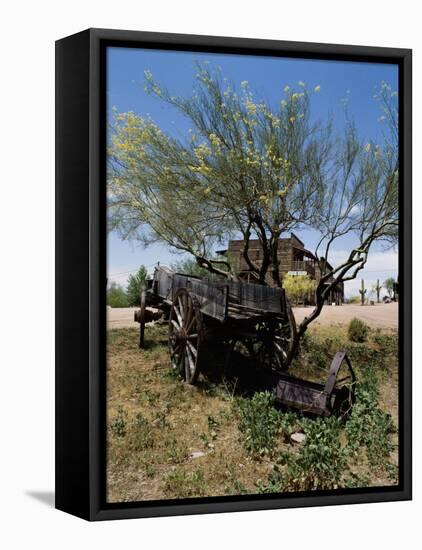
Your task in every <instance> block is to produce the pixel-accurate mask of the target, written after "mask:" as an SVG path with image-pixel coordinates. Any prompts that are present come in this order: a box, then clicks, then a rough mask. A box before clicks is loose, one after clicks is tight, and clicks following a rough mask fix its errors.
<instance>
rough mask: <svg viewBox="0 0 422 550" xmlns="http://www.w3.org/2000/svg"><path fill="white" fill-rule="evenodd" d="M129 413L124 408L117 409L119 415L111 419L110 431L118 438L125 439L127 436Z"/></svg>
mask: <svg viewBox="0 0 422 550" xmlns="http://www.w3.org/2000/svg"><path fill="white" fill-rule="evenodd" d="M127 417H128V414H127V411H125V410H124V409H123V407H119V408H118V409H117V415H116V416H115V417H114V418H112V419H111V422H110V426H109V428H110V431H111V433H112V434H113V435H114V436H116V437H124V436H125V435H126V425H127Z"/></svg>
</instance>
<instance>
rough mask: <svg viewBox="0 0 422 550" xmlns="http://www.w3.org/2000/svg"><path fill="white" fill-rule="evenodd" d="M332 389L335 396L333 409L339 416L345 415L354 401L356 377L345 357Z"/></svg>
mask: <svg viewBox="0 0 422 550" xmlns="http://www.w3.org/2000/svg"><path fill="white" fill-rule="evenodd" d="M334 387H335V393H336V396H337V403H336V404H335V408H336V409H337V410H338V411H339V413H340V414H341V415H346V414H348V413H349V412H350V409H351V407H352V406H353V404H354V403H355V401H356V395H355V390H356V376H355V373H354V371H353V368H352V365H351V363H350V361H349V359H348V358H347V357H346V360H345V361H343V363H342V364H341V366H340V369H339V370H338V372H337V377H336V381H335V386H334Z"/></svg>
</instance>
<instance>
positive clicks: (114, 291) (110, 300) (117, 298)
mask: <svg viewBox="0 0 422 550" xmlns="http://www.w3.org/2000/svg"><path fill="white" fill-rule="evenodd" d="M107 305H108V306H111V307H128V306H129V300H128V297H127V295H126V292H125V289H124V288H123V287H122V286H121V285H118V284H117V283H115V282H112V283H111V284H110V287H109V288H108V289H107Z"/></svg>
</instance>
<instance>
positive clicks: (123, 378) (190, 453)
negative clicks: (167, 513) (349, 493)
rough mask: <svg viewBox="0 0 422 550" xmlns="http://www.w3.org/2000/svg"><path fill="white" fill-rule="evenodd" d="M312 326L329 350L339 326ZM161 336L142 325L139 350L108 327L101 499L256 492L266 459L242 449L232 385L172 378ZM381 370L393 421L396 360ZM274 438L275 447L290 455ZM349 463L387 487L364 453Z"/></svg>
mask: <svg viewBox="0 0 422 550" xmlns="http://www.w3.org/2000/svg"><path fill="white" fill-rule="evenodd" d="M316 330H317V335H318V337H319V338H321V340H322V341H324V342H326V341H327V339H330V338H331V339H333V342H332V345H333V346H334V347H335V346H336V345H337V338H342V337H343V334H341V333H339V331H341V330H345V329H343V328H340V327H339V329H338V330H336V331H332V329H331V330H330V329H329V327H323V328H322V327H318V328H317V329H316ZM325 331H328V332H325ZM333 332H334V334H335V335H336V336H335V338H332V335H333ZM166 336H167V331H166V329H165V328H163V327H157V326H147V328H146V340H147V348H146V349H145V350H139V349H138V347H137V338H138V332H137V330H136V329H120V330H110V331H109V332H108V365H107V411H108V412H107V417H108V418H107V425H108V430H107V444H108V445H107V499H108V501H109V502H125V501H126V502H127V501H141V500H157V499H171V498H183V497H195V496H221V495H238V494H245V493H257V492H258V489H257V487H258V486H259V485H260V484H265V483H266V481H267V479H268V475H269V474H270V472H271V470H272V468H273V465H274V460H270V459H269V458H267V457H261V458H259V459H258V458H256V457H255V458H254V457H253V456H251V455H250V454H249V453H248V452H247V451H246V450H245V447H244V445H243V441H244V436H243V434H242V433H241V432H240V431H239V428H238V418H237V415H236V412H235V407H233V399H234V398H233V388H232V387H229V386H228V385H226V384H224V383H223V382H220V383H218V384H215V383H211V382H209V381H206V380H204V381H203V382H202V384H201V385H200V387H199V388H193V387H189V386H187V385H186V384H184V383H183V382H182V381H180V380H179V379H178V378H177V377H176V376H174V374H173V373H172V371H171V369H170V365H169V359H168V353H167V337H166ZM371 345H375V344H371ZM337 349H338V348H337ZM293 370H294V374H296V375H300V376H303V377H305V378H308V379H318V380H321V379H323V378H324V375H326V373H327V371H326V370H325V372H323V369H322V368H319V367H318V366H315V365H314V364H311V363H309V362H306V361H302V362H300V363H299V362H298V363H296V365H295V366H294V369H293ZM381 371H382V373H381V383H380V393H381V407H382V408H383V409H384V410H385V412H388V413H390V414H391V415H392V417H393V419H394V420H395V421H397V365H396V364H389V365H386V366H385V369H381ZM281 439H282V438H280V441H279V442H278V444H277V445H278V449H277V451H281V450H286V449H287V448H290V450H291V451H293V452H297V448H296V447H293V446H292V445H291V444H289V443H286V442H285V441H282V440H281ZM199 453H203V454H201V456H198V455H199ZM393 454H394V456H393V457H392V462H396V460H397V458H396V455H397V452H396V451H395V452H394V453H393ZM351 466H352V468H351V469H352V471H354V472H355V473H356V474H357V475H358V476H366V475H370V485H385V484H391V480H389V478H388V476H387V475H386V474H385V472H384V473H383V472H372V473H371V467H370V465H368V464H367V462H366V457H365V456H362V457H360V458H359V459H358V460H356V465H355V466H354V467H353V465H351Z"/></svg>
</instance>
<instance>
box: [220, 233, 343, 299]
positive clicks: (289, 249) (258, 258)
mask: <svg viewBox="0 0 422 550" xmlns="http://www.w3.org/2000/svg"><path fill="white" fill-rule="evenodd" d="M243 245H244V241H243V240H231V241H229V246H228V250H225V251H220V254H221V253H224V254H226V255H227V257H228V259H229V261H230V263H231V264H232V265H235V266H236V271H237V272H238V273H239V276H240V278H241V279H243V280H245V281H249V282H253V280H254V274H253V273H252V272H251V271H250V269H249V267H248V264H247V263H246V260H245V258H244V257H243ZM262 256H263V252H262V247H261V244H260V242H259V240H258V239H255V240H251V241H249V258H250V259H251V260H252V261H253V262H254V263H255V264H256V265H258V266H259V265H261V263H262ZM278 257H279V266H280V275H281V277H284V276H285V275H308V276H309V277H310V278H311V279H312V280H314V281H316V282H317V283H318V282H319V280H320V277H321V271H320V267H319V264H318V262H316V259H315V256H314V255H313V254H312V252H310V251H309V250H307V249H306V248H305V244H304V243H303V242H302V241H301V240H300V239H299V238H298V237H297V236H296V235H295V234H294V233H291V234H290V237H285V238H282V239H280V240H279V244H278ZM327 267H328V269H331V265H330V264H329V263H327ZM267 282H268V284H269V285H272V279H271V275H270V274H269V273H267ZM343 301H344V285H343V283H341V284H340V285H338V286H337V287H336V288H335V289H333V290H332V291H331V292H330V296H329V297H328V300H327V303H335V304H337V305H341V304H342V303H343ZM307 303H309V304H313V303H314V297H313V296H310V297H309V300H308V302H307Z"/></svg>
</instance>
